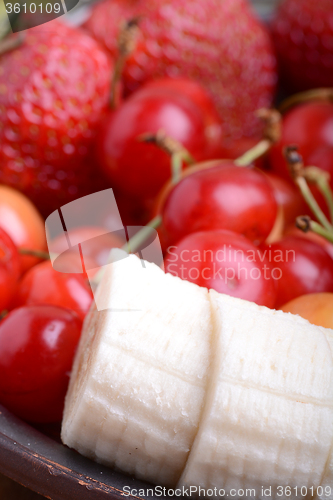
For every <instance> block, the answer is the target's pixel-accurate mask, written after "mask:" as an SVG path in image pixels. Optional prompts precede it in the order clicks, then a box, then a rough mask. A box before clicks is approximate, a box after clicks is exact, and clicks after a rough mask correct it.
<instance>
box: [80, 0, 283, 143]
mask: <svg viewBox="0 0 333 500" xmlns="http://www.w3.org/2000/svg"><path fill="white" fill-rule="evenodd" d="M135 16H142V17H141V21H140V31H141V33H140V35H139V38H138V43H137V47H136V50H135V51H134V52H133V54H132V55H131V56H130V57H129V59H128V60H127V63H126V66H125V71H124V85H125V89H126V90H127V92H131V91H133V90H134V89H135V88H137V87H138V86H140V85H141V84H143V83H144V82H146V81H147V80H149V79H152V78H157V77H161V76H165V75H167V76H180V75H181V76H187V77H189V78H192V79H194V80H198V81H199V82H200V83H202V84H203V85H204V86H205V87H206V88H207V89H208V90H209V91H210V93H211V95H212V97H213V99H214V101H215V104H216V106H217V108H218V110H219V113H220V116H221V118H222V119H223V122H224V124H225V129H226V131H227V132H228V133H229V134H231V135H233V136H235V137H239V136H242V135H243V134H247V135H253V134H254V133H255V131H256V130H258V120H257V119H256V117H255V116H254V111H255V110H256V109H258V108H260V107H264V106H269V105H270V104H271V101H272V96H273V90H274V86H275V80H276V74H275V58H274V56H273V53H272V49H271V45H270V41H269V37H268V35H267V33H266V31H265V29H264V28H263V27H262V26H261V24H260V23H259V22H258V21H257V19H256V18H255V17H254V15H253V14H252V12H251V10H250V7H249V5H248V2H247V0H223V1H221V0H105V1H104V2H103V3H101V4H98V5H96V7H95V8H94V10H93V13H92V15H91V17H90V18H89V19H88V21H87V22H86V28H87V29H88V30H89V32H90V33H91V34H93V36H94V37H95V38H96V39H97V40H99V41H101V42H102V43H103V44H104V46H105V47H106V48H107V49H108V50H109V52H110V53H111V55H112V56H113V57H115V56H116V53H117V43H116V40H117V37H118V33H119V29H120V26H121V25H122V23H123V21H125V20H128V19H130V18H133V17H135Z"/></svg>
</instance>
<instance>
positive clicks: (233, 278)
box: [164, 230, 276, 307]
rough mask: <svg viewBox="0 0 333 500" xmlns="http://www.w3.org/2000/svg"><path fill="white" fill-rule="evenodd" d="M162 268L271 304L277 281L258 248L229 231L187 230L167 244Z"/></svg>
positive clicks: (185, 277) (210, 286)
mask: <svg viewBox="0 0 333 500" xmlns="http://www.w3.org/2000/svg"><path fill="white" fill-rule="evenodd" d="M164 265H165V270H166V272H169V273H171V274H173V275H174V276H178V277H179V278H181V279H185V280H187V281H191V282H192V283H195V284H197V285H199V286H202V287H206V288H209V289H210V288H213V289H214V290H216V291H217V292H220V293H225V294H227V295H231V296H232V297H238V298H240V299H244V300H249V301H252V302H256V303H257V304H259V305H264V306H267V307H273V306H274V304H275V299H276V283H275V280H274V279H272V270H271V268H270V265H269V263H268V261H267V260H266V259H265V258H263V257H262V255H261V252H260V250H259V249H258V248H257V247H256V246H254V245H253V243H251V241H249V240H248V239H247V238H245V237H244V236H242V235H240V234H237V233H234V232H232V231H225V230H217V231H202V232H198V233H193V234H190V235H189V236H186V237H185V238H184V239H182V240H180V241H179V242H178V244H177V245H175V246H172V247H169V251H168V253H167V254H166V257H165V261H164Z"/></svg>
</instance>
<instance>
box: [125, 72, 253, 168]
mask: <svg viewBox="0 0 333 500" xmlns="http://www.w3.org/2000/svg"><path fill="white" fill-rule="evenodd" d="M143 90H144V91H145V92H146V94H151V93H152V92H155V91H163V92H169V93H170V94H171V95H175V94H176V95H182V96H183V97H184V98H186V99H189V100H190V101H191V102H192V103H193V104H195V105H196V106H197V107H198V108H199V109H200V111H201V113H202V116H203V119H204V123H205V136H206V139H207V143H208V152H207V158H229V156H226V153H227V150H226V148H225V147H224V144H225V141H226V139H225V134H224V130H223V126H222V123H221V120H220V118H219V115H218V113H217V110H216V108H215V106H214V104H213V101H212V99H211V97H210V95H209V94H208V92H207V89H205V88H204V87H202V86H201V85H200V84H199V83H198V82H196V81H194V80H190V79H188V78H184V77H177V78H159V79H157V80H151V81H149V82H147V83H146V84H145V86H144V87H143V88H141V92H140V93H139V92H137V94H134V96H135V95H138V96H139V97H140V96H142V95H143ZM248 149H249V148H248ZM245 151H246V150H245ZM245 151H244V152H245Z"/></svg>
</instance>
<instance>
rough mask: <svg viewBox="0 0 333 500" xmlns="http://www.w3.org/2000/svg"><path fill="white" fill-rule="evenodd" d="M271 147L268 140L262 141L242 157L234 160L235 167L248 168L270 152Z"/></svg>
mask: <svg viewBox="0 0 333 500" xmlns="http://www.w3.org/2000/svg"><path fill="white" fill-rule="evenodd" d="M271 146H272V143H271V141H269V140H268V139H262V140H261V141H260V142H258V144H256V145H255V146H254V147H253V148H251V149H249V150H248V151H246V153H244V154H243V155H242V156H240V157H239V158H237V159H236V160H234V164H235V165H236V166H237V167H248V166H249V165H251V163H253V162H254V161H256V160H257V159H258V158H260V157H261V156H263V155H264V154H266V153H267V152H268V151H269V150H270V148H271Z"/></svg>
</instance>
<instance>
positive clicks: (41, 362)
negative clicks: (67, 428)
mask: <svg viewBox="0 0 333 500" xmlns="http://www.w3.org/2000/svg"><path fill="white" fill-rule="evenodd" d="M81 328H82V322H81V321H80V319H79V318H78V316H77V315H76V314H74V313H72V312H71V311H69V310H68V309H63V308H60V307H54V306H46V305H44V306H29V307H21V308H18V309H15V310H14V311H12V312H10V313H9V314H8V316H7V317H6V318H5V319H3V320H2V321H1V323H0V402H1V404H3V405H4V406H6V407H7V408H8V409H9V410H10V411H12V412H13V413H15V414H16V415H18V416H19V417H21V418H23V419H24V420H27V421H29V422H41V423H46V422H57V421H60V420H61V418H62V412H63V406H64V399H65V395H66V391H67V386H68V382H69V373H70V371H71V368H72V362H73V356H74V353H75V350H76V347H77V343H78V341H79V338H80V334H81Z"/></svg>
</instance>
